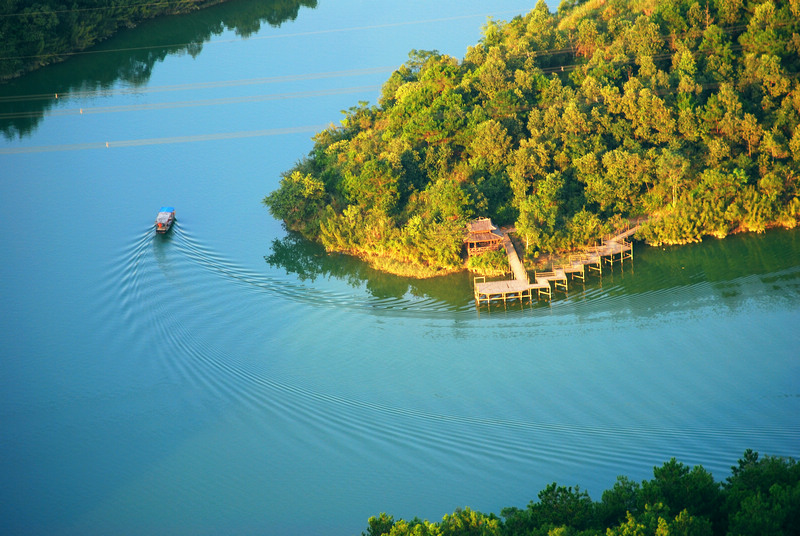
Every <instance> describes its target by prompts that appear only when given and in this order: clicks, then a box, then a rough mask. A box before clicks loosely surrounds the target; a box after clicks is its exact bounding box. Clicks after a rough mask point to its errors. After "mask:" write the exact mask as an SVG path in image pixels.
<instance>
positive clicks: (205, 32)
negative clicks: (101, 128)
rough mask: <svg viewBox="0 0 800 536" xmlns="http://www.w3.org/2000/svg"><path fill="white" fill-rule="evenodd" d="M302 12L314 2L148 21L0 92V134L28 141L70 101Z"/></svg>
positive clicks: (233, 5)
mask: <svg viewBox="0 0 800 536" xmlns="http://www.w3.org/2000/svg"><path fill="white" fill-rule="evenodd" d="M301 7H307V8H312V9H313V8H316V7H317V1H316V0H268V1H264V0H238V1H236V2H228V3H224V4H220V5H217V6H214V7H210V8H207V9H203V10H200V11H197V12H195V13H191V14H188V15H181V16H180V17H181V18H180V24H176V23H175V22H174V19H173V18H171V17H164V18H160V19H156V20H152V21H147V22H145V23H143V24H142V25H141V26H142V27H146V31H144V30H145V28H139V29H137V31H130V32H122V33H120V34H119V35H117V36H115V37H113V38H112V39H110V40H108V41H106V42H104V43H101V44H100V45H98V46H96V47H94V48H92V49H90V50H89V51H87V52H85V53H81V54H77V55H75V56H74V57H72V58H71V59H70V60H68V61H66V62H64V63H61V64H57V65H53V66H49V67H46V68H43V69H40V70H39V71H35V72H33V73H31V74H29V75H27V76H24V77H22V78H20V79H18V80H14V81H12V82H9V83H8V84H5V85H2V86H0V130H2V132H3V134H4V135H5V137H6V138H8V139H11V138H14V137H19V138H22V137H25V136H29V135H31V134H32V133H33V132H34V130H35V129H36V127H37V126H38V124H39V122H40V121H41V120H42V119H43V118H44V116H45V114H46V113H47V112H48V111H49V110H51V109H52V108H53V107H55V106H60V105H63V104H64V103H65V102H68V101H69V97H70V95H73V96H81V97H82V96H87V95H92V94H96V93H97V92H104V91H106V90H108V91H110V90H111V88H112V87H113V86H114V85H115V84H116V83H117V82H119V81H121V82H124V83H125V84H128V85H130V86H132V87H140V86H144V85H145V84H147V82H148V80H149V79H150V75H151V74H152V71H153V67H154V65H155V64H156V63H157V62H160V61H163V60H164V59H165V58H166V57H167V56H168V55H170V54H184V53H188V54H189V55H191V56H192V57H195V56H197V55H198V54H199V53H200V52H201V51H202V49H203V43H205V42H206V41H208V40H210V39H211V37H212V36H214V35H219V34H221V33H222V32H224V31H226V30H233V31H235V32H236V34H237V35H240V36H242V37H245V38H246V37H249V36H250V35H252V34H254V33H256V32H258V31H259V30H260V29H261V24H262V23H264V22H266V23H268V24H270V25H271V26H276V27H277V26H280V25H281V24H282V23H283V22H285V21H287V20H294V19H296V18H297V16H298V12H299V10H300V8H301ZM153 43H159V44H158V45H153ZM56 96H58V97H57V98H56Z"/></svg>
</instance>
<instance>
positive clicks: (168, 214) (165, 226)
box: [156, 207, 175, 234]
mask: <svg viewBox="0 0 800 536" xmlns="http://www.w3.org/2000/svg"><path fill="white" fill-rule="evenodd" d="M174 221H175V208H174V207H161V210H159V211H158V216H156V232H157V233H161V234H164V233H166V232H167V231H169V229H170V227H172V222H174Z"/></svg>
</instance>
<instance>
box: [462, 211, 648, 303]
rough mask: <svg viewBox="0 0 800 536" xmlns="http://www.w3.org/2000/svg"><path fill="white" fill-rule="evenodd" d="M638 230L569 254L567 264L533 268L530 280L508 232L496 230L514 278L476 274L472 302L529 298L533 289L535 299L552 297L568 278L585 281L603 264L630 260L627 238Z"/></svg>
mask: <svg viewBox="0 0 800 536" xmlns="http://www.w3.org/2000/svg"><path fill="white" fill-rule="evenodd" d="M638 230H639V226H638V225H637V226H635V227H632V228H630V229H628V230H626V231H625V232H623V233H620V234H618V235H615V236H609V237H606V238H604V239H603V240H602V241H601V243H600V245H598V246H592V247H590V248H586V249H585V250H584V251H581V252H579V253H575V254H572V255H570V256H569V257H568V258H567V262H566V263H563V264H561V265H559V266H554V267H553V269H552V270H550V271H547V272H538V271H536V272H534V277H533V282H531V279H530V276H529V275H528V271H527V270H526V269H525V266H524V265H523V264H522V261H521V260H520V258H519V255H517V250H516V249H515V248H514V244H513V243H512V242H511V238H509V236H508V233H507V232H505V231H502V230H501V231H498V232H499V233H500V234H502V236H503V247H504V248H505V250H506V255H507V256H508V264H509V266H510V267H511V274H512V275H513V279H505V280H501V281H486V278H485V277H482V276H481V277H476V278H475V279H474V282H473V283H474V292H475V303H476V304H477V305H481V304H484V303H485V304H490V303H492V302H493V301H500V302H504V303H505V302H508V301H512V300H517V299H518V300H520V301H522V300H523V299H525V298H527V299H529V300H532V299H533V293H534V291H536V297H537V298H541V297H542V296H546V297H547V299H552V298H553V292H554V291H556V290H560V291H563V292H567V290H568V286H569V283H568V277H571V278H578V279H580V280H582V281H585V280H586V273H587V271H589V272H591V271H595V272H597V273H598V274H600V275H602V273H603V264H604V263H609V264H611V265H613V264H614V262H616V261H619V262H624V260H625V259H631V260H632V259H633V243H632V242H630V241H629V240H627V239H628V238H629V237H631V236H633V234H634V233H636V231H638Z"/></svg>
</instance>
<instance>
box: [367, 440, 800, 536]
mask: <svg viewBox="0 0 800 536" xmlns="http://www.w3.org/2000/svg"><path fill="white" fill-rule="evenodd" d="M731 469H732V474H731V476H729V477H728V478H727V479H726V480H725V481H724V482H722V483H718V482H715V481H714V479H713V477H712V476H711V474H710V473H709V472H708V471H706V470H705V469H703V467H702V466H699V465H698V466H694V467H692V468H690V467H687V466H686V465H684V464H682V463H679V462H678V461H676V460H675V459H674V458H673V459H672V460H670V461H668V462H667V463H665V464H664V465H663V466H661V467H655V468H654V469H653V477H654V478H653V479H652V480H648V481H644V482H642V483H641V484H639V483H637V482H634V481H632V480H630V479H628V478H626V477H622V476H621V477H618V478H617V481H616V483H615V484H614V486H613V487H612V488H611V489H609V490H606V491H604V492H603V494H602V498H601V500H600V501H599V502H594V501H592V500H591V498H590V497H589V494H588V493H587V492H586V491H583V490H581V489H580V488H578V487H577V486H576V487H575V488H572V487H565V486H559V485H557V484H556V483H553V484H550V485H548V486H547V487H546V488H545V489H544V490H542V491H540V492H539V497H538V499H539V500H538V501H536V502H534V501H531V502H530V503H529V504H528V506H527V508H525V509H521V508H515V507H510V508H504V509H503V510H502V512H501V514H500V516H499V517H498V516H497V515H495V514H488V515H487V514H482V513H480V512H476V511H474V510H471V509H469V508H464V509H463V510H462V509H457V510H456V511H455V512H453V513H452V514H448V515H446V516H444V518H443V519H442V521H440V522H439V523H431V522H428V521H422V520H420V519H418V518H414V519H412V520H411V521H405V520H402V519H400V520H397V521H395V520H394V518H393V517H392V516H390V515H387V514H385V513H382V514H380V516H377V517H371V518H369V521H368V524H369V526H368V528H367V531H366V532H362V533H361V534H362V536H468V535H470V536H472V535H476V536H477V535H480V536H712V535H713V536H723V535H737V536H751V535H752V536H784V535H785V536H789V535H797V534H800V464H797V463H796V462H795V461H794V460H791V459H784V458H777V457H772V456H767V457H764V458H759V456H758V453H756V452H753V451H752V450H747V451H746V452H745V453H744V456H743V457H742V459H740V460H739V463H738V465H736V466H734V467H732V468H731Z"/></svg>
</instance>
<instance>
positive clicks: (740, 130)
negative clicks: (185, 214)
mask: <svg viewBox="0 0 800 536" xmlns="http://www.w3.org/2000/svg"><path fill="white" fill-rule="evenodd" d="M799 71H800V2H798V1H795V0H792V1H789V2H775V1H772V0H767V1H752V2H742V1H741V0H720V1H708V2H706V1H702V2H701V1H695V0H678V1H670V2H666V1H658V0H649V1H643V0H588V1H577V0H565V1H563V2H562V3H561V6H560V7H559V9H558V12H557V13H551V12H550V11H549V9H548V8H547V6H546V4H545V3H544V2H543V1H541V0H540V1H539V2H538V4H537V5H536V7H535V8H534V9H533V10H532V11H531V12H529V13H527V14H526V15H524V16H519V17H516V18H514V19H512V20H510V21H496V20H491V19H490V20H489V21H488V22H487V23H486V25H485V26H484V28H483V32H482V38H481V39H480V41H479V42H478V43H477V44H476V45H475V46H472V47H470V48H468V50H467V53H466V55H465V57H464V58H463V59H461V60H458V59H456V58H453V57H450V56H447V55H443V54H440V53H438V52H436V51H417V50H414V51H412V52H411V53H410V54H409V60H408V61H407V62H406V63H405V64H404V65H403V66H401V67H400V68H399V69H397V70H396V71H395V72H394V73H392V75H391V76H390V77H389V79H388V80H387V81H386V82H385V84H384V85H383V88H382V92H381V95H380V98H379V100H378V105H373V106H371V105H369V104H368V103H363V102H362V103H359V104H358V105H357V106H354V107H352V108H350V109H349V110H347V111H345V112H344V114H345V117H344V119H343V120H342V122H341V125H340V126H331V127H330V128H328V129H326V130H324V131H322V132H320V133H318V134H317V135H316V136H315V138H314V142H315V144H314V147H313V149H312V151H311V152H310V153H309V155H308V156H307V157H305V158H304V159H302V160H301V161H300V162H299V163H298V164H297V165H296V166H295V167H294V168H292V169H291V170H289V171H287V172H286V173H285V174H284V176H283V177H282V179H281V182H280V186H279V188H278V189H277V190H276V191H274V192H272V193H271V194H269V195H268V196H266V197H265V198H264V204H265V205H266V206H267V207H268V208H269V210H270V212H271V213H272V214H273V215H274V216H275V217H277V218H279V219H282V220H283V221H284V222H285V223H286V225H287V227H288V228H289V229H292V230H296V231H299V232H301V233H302V234H303V235H305V236H306V237H308V238H311V239H313V240H317V241H319V242H321V243H322V244H323V245H324V246H325V247H326V249H328V250H329V251H340V252H346V253H350V254H354V255H358V256H361V257H363V258H366V259H367V260H369V261H370V262H372V263H373V264H374V265H375V266H376V267H378V268H381V269H385V270H388V271H393V272H401V273H406V274H409V273H412V274H413V273H416V274H417V275H419V276H429V275H435V274H438V273H447V272H449V271H453V270H459V269H462V268H463V266H464V261H463V255H462V250H463V238H464V235H465V232H466V225H467V223H468V222H469V221H471V220H473V219H475V218H480V217H489V218H491V219H492V221H493V222H495V224H497V225H498V226H513V227H514V228H515V230H516V233H515V238H516V240H517V241H518V244H521V245H522V246H523V247H524V250H525V256H526V257H527V258H529V259H531V258H534V257H538V256H539V255H542V254H552V253H558V252H565V251H569V250H572V249H575V248H579V247H581V246H583V245H585V244H588V243H591V242H593V241H596V240H599V239H600V238H601V237H602V236H604V235H608V234H612V233H614V232H615V231H619V230H621V229H624V228H626V227H627V225H628V223H629V222H630V221H632V220H644V219H646V222H645V223H644V224H643V225H642V227H641V228H640V230H639V231H638V233H637V235H636V237H637V238H638V239H642V240H645V241H647V242H648V243H650V244H679V243H686V242H692V241H698V240H700V239H701V238H702V237H704V236H716V237H724V236H726V235H728V234H730V233H735V232H742V231H754V232H762V231H764V230H765V229H766V228H768V227H770V226H778V225H780V226H785V227H793V226H795V225H796V224H797V222H798V217H800V191H799V190H798V186H799V182H798V181H799V180H800V129H798V125H799V124H800V83H799V82H798V72H799ZM408 267H411V270H409V269H408Z"/></svg>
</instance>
